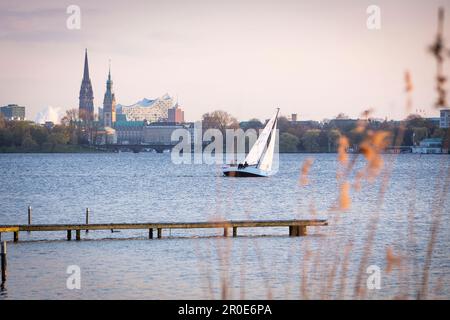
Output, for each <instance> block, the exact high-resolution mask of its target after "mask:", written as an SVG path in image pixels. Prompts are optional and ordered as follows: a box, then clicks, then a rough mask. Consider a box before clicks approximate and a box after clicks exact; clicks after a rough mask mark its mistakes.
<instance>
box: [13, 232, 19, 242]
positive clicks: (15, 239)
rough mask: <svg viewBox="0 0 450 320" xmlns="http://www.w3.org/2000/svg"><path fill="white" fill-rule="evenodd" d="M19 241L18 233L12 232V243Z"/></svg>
mask: <svg viewBox="0 0 450 320" xmlns="http://www.w3.org/2000/svg"><path fill="white" fill-rule="evenodd" d="M17 241H19V231H14V242H17Z"/></svg>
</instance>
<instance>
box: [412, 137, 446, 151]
mask: <svg viewBox="0 0 450 320" xmlns="http://www.w3.org/2000/svg"><path fill="white" fill-rule="evenodd" d="M411 150H412V153H442V138H428V139H423V140H422V141H420V144H419V145H418V146H413V147H412V148H411Z"/></svg>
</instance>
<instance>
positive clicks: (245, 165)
mask: <svg viewBox="0 0 450 320" xmlns="http://www.w3.org/2000/svg"><path fill="white" fill-rule="evenodd" d="M247 167H248V163H247V161H245V163H244V169H245V168H247Z"/></svg>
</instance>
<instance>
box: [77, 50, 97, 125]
mask: <svg viewBox="0 0 450 320" xmlns="http://www.w3.org/2000/svg"><path fill="white" fill-rule="evenodd" d="M79 99H80V104H79V117H80V119H82V120H84V121H92V120H94V94H93V90H92V84H91V79H90V78H89V64H88V56H87V49H86V50H85V52H84V71H83V80H82V81H81V88H80V96H79Z"/></svg>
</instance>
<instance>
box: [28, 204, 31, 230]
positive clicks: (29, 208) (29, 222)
mask: <svg viewBox="0 0 450 320" xmlns="http://www.w3.org/2000/svg"><path fill="white" fill-rule="evenodd" d="M28 225H29V226H30V225H31V206H28ZM28 232H30V231H28Z"/></svg>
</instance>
